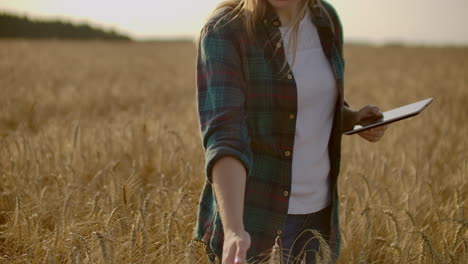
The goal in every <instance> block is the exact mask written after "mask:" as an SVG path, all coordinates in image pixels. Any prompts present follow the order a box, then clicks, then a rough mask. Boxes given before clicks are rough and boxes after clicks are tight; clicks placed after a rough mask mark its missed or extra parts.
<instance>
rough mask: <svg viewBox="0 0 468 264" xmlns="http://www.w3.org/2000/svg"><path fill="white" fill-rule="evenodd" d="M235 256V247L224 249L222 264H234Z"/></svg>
mask: <svg viewBox="0 0 468 264" xmlns="http://www.w3.org/2000/svg"><path fill="white" fill-rule="evenodd" d="M235 254H236V247H235V246H230V247H228V248H224V251H223V262H222V263H223V264H233V263H234V256H235Z"/></svg>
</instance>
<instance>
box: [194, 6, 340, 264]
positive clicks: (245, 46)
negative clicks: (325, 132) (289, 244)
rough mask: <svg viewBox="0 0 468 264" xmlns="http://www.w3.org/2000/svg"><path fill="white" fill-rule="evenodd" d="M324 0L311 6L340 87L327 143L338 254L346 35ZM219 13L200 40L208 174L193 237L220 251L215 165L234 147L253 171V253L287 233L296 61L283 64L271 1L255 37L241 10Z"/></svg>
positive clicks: (248, 195) (249, 227)
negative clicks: (292, 65) (238, 13)
mask: <svg viewBox="0 0 468 264" xmlns="http://www.w3.org/2000/svg"><path fill="white" fill-rule="evenodd" d="M322 3H323V5H318V6H310V10H311V11H312V22H313V23H314V24H315V25H316V27H317V30H318V33H319V36H320V41H321V44H322V48H323V51H324V54H325V55H326V57H327V58H328V60H329V62H330V65H331V66H332V69H333V73H334V76H335V80H336V88H337V89H338V90H339V96H338V99H337V101H336V104H335V115H334V119H333V127H332V131H331V135H330V140H329V145H328V146H329V155H330V161H331V164H330V165H331V169H330V179H331V180H330V184H331V186H330V190H332V207H333V210H332V218H331V219H332V220H331V223H330V225H331V234H330V235H331V236H330V244H331V246H332V249H333V253H334V255H335V257H337V256H338V254H339V251H340V233H339V225H338V224H339V222H338V204H339V203H338V192H337V179H338V174H339V168H340V155H341V136H342V130H343V105H344V104H346V102H345V101H344V95H343V75H344V59H343V49H342V46H343V35H342V25H341V22H340V20H339V17H338V15H337V13H336V11H335V9H334V8H333V7H332V6H331V5H330V4H329V3H327V2H325V1H322ZM221 13H222V14H219V15H218V16H216V17H214V18H213V19H211V20H210V21H208V22H207V24H206V25H205V26H204V27H203V29H202V31H201V32H200V39H199V45H198V57H197V104H198V114H199V115H198V117H199V122H200V131H201V138H202V142H203V147H204V150H205V161H206V164H205V173H206V181H205V184H204V187H203V191H202V193H201V197H200V203H199V209H198V220H197V223H196V226H195V228H194V238H193V241H195V242H198V243H201V244H202V245H203V246H204V247H205V249H206V252H207V253H208V254H212V256H213V257H214V256H216V257H217V258H218V259H220V258H221V254H222V249H223V239H224V234H223V226H222V223H221V217H220V214H219V211H218V207H217V205H216V201H215V197H214V190H213V187H212V175H211V169H212V167H213V164H214V163H215V162H216V161H217V160H219V159H220V158H222V157H223V156H226V155H229V156H232V157H234V158H237V159H238V160H239V161H241V162H242V164H243V165H244V167H245V169H246V171H247V183H246V188H245V198H244V201H245V203H244V214H243V217H244V226H245V229H246V231H247V232H249V234H250V235H251V247H250V249H249V250H248V252H247V257H248V258H252V257H255V259H257V260H258V255H259V254H260V253H261V252H264V251H267V250H269V249H271V248H272V246H273V245H274V243H275V239H276V237H277V236H279V235H280V234H281V230H282V229H283V225H284V223H285V219H286V216H287V212H288V201H289V193H290V191H291V168H292V159H293V154H294V152H293V146H294V136H295V128H296V114H297V89H296V83H295V80H294V76H293V73H292V72H288V70H289V67H290V66H289V65H288V64H287V63H286V65H287V67H286V68H284V67H283V65H284V63H285V60H286V58H285V54H284V50H283V45H281V44H282V43H281V34H280V32H279V29H278V27H279V26H281V22H280V20H279V18H278V16H277V15H276V13H275V12H274V10H273V8H272V7H271V6H268V9H267V12H266V15H265V17H264V18H263V19H262V20H261V21H258V23H257V24H256V32H255V39H253V40H252V39H249V38H248V36H247V32H246V31H245V29H244V25H243V23H242V21H241V19H242V18H241V16H239V17H237V18H235V19H233V20H231V21H230V22H229V23H222V22H221V23H220V26H219V27H214V24H215V23H216V22H217V21H218V20H219V19H220V18H221V17H222V15H223V14H225V13H223V12H221ZM226 19H227V20H229V18H226ZM278 43H280V44H278ZM346 105H347V104H346ZM211 259H212V260H213V258H212V257H211Z"/></svg>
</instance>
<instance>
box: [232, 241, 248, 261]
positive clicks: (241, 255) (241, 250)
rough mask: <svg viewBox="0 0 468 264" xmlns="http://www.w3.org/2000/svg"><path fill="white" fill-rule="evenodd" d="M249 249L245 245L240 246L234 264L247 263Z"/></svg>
mask: <svg viewBox="0 0 468 264" xmlns="http://www.w3.org/2000/svg"><path fill="white" fill-rule="evenodd" d="M246 251H247V249H246V248H245V246H244V245H243V244H241V243H240V244H239V245H238V246H237V249H236V256H235V258H234V264H243V263H245V259H246V255H247V252H246Z"/></svg>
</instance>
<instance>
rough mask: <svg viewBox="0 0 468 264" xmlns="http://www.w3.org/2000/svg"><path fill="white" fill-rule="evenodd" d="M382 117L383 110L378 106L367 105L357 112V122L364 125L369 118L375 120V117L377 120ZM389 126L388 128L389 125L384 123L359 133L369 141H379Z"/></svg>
mask: <svg viewBox="0 0 468 264" xmlns="http://www.w3.org/2000/svg"><path fill="white" fill-rule="evenodd" d="M381 117H383V115H382V112H381V111H380V109H379V108H378V107H377V106H374V105H366V106H365V107H363V108H362V109H361V110H359V111H358V113H357V120H358V123H357V124H358V125H364V124H365V123H366V122H368V121H369V120H373V119H374V120H375V119H378V118H381ZM387 128H388V125H383V126H379V127H375V128H371V129H368V130H364V131H361V132H358V133H357V134H358V135H359V136H360V137H362V138H364V139H365V140H367V141H369V142H377V141H379V140H380V139H381V138H382V137H383V135H384V132H385V130H387Z"/></svg>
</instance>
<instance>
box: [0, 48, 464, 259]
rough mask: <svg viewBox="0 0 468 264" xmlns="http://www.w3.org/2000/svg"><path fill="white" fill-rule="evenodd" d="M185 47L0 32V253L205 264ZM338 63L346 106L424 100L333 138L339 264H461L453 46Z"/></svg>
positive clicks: (460, 105) (459, 54) (352, 51)
mask: <svg viewBox="0 0 468 264" xmlns="http://www.w3.org/2000/svg"><path fill="white" fill-rule="evenodd" d="M195 57H196V53H195V48H194V46H193V45H192V43H190V42H155V43H138V42H137V43H135V42H134V43H132V42H101V41H87V42H86V41H58V40H35V41H33V40H2V41H0V180H1V184H0V263H47V264H51V263H77V264H78V263H106V264H108V263H135V264H136V263H170V264H173V263H206V257H205V256H204V255H203V250H202V249H200V248H198V247H196V246H195V245H192V244H190V238H191V236H192V229H193V225H194V223H195V219H196V208H197V202H198V198H199V195H200V191H201V188H202V184H203V181H204V174H203V173H204V171H203V166H204V156H203V150H202V147H201V141H200V134H199V131H198V123H197V115H196V101H195V86H194V80H195V72H194V70H195ZM345 59H346V75H345V98H346V100H347V101H348V102H349V103H350V105H351V106H352V107H353V108H355V109H359V108H361V107H363V106H365V105H366V104H374V105H377V106H379V107H380V108H381V109H382V110H383V111H385V110H389V109H391V108H393V107H397V106H400V105H403V104H407V103H411V102H414V101H418V100H422V99H425V98H428V97H434V102H433V103H432V105H431V106H429V108H428V109H427V110H425V111H424V112H423V113H422V114H421V115H419V116H417V117H413V118H412V119H410V120H411V121H408V120H406V121H403V122H399V123H395V124H392V125H391V126H390V127H389V129H388V130H387V131H386V135H385V136H384V138H383V139H382V140H381V141H379V142H377V143H370V142H367V141H365V140H363V139H362V138H360V137H359V136H357V135H354V136H343V145H342V152H343V154H342V167H341V173H340V182H339V189H340V202H341V204H340V210H341V211H340V212H341V214H340V222H341V227H342V238H343V246H342V253H341V256H340V260H339V263H360V264H361V263H466V262H465V261H466V260H467V259H468V231H467V230H468V217H467V215H468V210H467V209H468V206H467V195H468V178H467V177H468V174H467V156H468V155H467V154H468V151H467V149H468V146H467V144H466V135H467V132H468V122H467V121H468V118H467V114H468V89H467V80H468V64H467V62H468V48H461V47H459V48H456V47H452V48H441V47H439V48H431V47H403V46H398V45H392V46H359V45H347V46H346V47H345ZM273 253H274V252H273ZM273 259H274V256H273V258H272V260H273ZM271 262H273V261H271Z"/></svg>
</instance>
